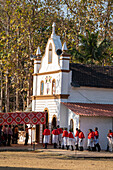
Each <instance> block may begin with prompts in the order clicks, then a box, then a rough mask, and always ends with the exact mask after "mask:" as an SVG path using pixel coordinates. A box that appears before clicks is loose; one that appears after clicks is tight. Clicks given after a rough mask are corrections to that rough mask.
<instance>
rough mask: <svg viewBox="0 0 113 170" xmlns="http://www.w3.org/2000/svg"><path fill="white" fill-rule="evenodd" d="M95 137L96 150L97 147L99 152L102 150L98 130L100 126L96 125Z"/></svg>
mask: <svg viewBox="0 0 113 170" xmlns="http://www.w3.org/2000/svg"><path fill="white" fill-rule="evenodd" d="M94 133H95V134H94V138H95V142H94V144H95V150H96V148H97V149H98V152H100V150H101V148H100V145H99V132H98V128H97V127H95V132H94Z"/></svg>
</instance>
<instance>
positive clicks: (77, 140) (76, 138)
mask: <svg viewBox="0 0 113 170" xmlns="http://www.w3.org/2000/svg"><path fill="white" fill-rule="evenodd" d="M78 142H79V137H78V136H76V137H75V145H78Z"/></svg>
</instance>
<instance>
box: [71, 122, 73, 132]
mask: <svg viewBox="0 0 113 170" xmlns="http://www.w3.org/2000/svg"><path fill="white" fill-rule="evenodd" d="M70 130H71V132H73V119H71V120H70Z"/></svg>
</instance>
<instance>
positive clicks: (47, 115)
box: [42, 108, 49, 142]
mask: <svg viewBox="0 0 113 170" xmlns="http://www.w3.org/2000/svg"><path fill="white" fill-rule="evenodd" d="M44 112H46V124H45V125H43V128H42V133H43V132H44V129H45V128H46V126H48V128H49V111H48V109H47V108H45V109H44ZM42 142H43V135H42Z"/></svg>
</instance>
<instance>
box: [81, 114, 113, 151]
mask: <svg viewBox="0 0 113 170" xmlns="http://www.w3.org/2000/svg"><path fill="white" fill-rule="evenodd" d="M112 126H113V125H112V118H108V117H88V116H80V129H81V130H82V131H83V132H84V134H85V140H84V147H85V149H86V148H87V135H88V133H89V132H88V129H92V130H94V128H95V127H98V130H99V141H100V146H101V148H102V149H104V150H106V148H107V134H108V130H109V129H112Z"/></svg>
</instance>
